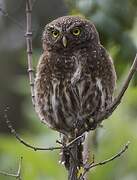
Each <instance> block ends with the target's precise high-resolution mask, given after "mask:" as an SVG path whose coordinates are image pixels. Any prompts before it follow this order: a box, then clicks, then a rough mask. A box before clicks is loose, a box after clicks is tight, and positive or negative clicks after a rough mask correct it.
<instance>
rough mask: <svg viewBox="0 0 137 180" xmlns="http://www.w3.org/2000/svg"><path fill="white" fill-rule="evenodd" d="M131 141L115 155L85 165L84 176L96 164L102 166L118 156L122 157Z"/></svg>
mask: <svg viewBox="0 0 137 180" xmlns="http://www.w3.org/2000/svg"><path fill="white" fill-rule="evenodd" d="M129 144H130V142H129V141H128V142H127V144H125V146H124V147H123V148H122V149H121V150H120V151H119V152H118V153H117V154H115V155H114V156H112V157H111V158H109V159H106V160H104V161H101V162H98V163H94V161H93V162H92V163H90V164H89V165H85V171H84V172H83V174H82V176H84V175H85V174H86V173H87V172H88V171H89V170H91V169H92V168H94V167H96V166H102V165H105V164H107V163H109V162H111V161H113V160H114V159H117V158H118V157H120V156H121V155H122V154H123V153H124V152H125V151H126V150H127V149H128V147H129Z"/></svg>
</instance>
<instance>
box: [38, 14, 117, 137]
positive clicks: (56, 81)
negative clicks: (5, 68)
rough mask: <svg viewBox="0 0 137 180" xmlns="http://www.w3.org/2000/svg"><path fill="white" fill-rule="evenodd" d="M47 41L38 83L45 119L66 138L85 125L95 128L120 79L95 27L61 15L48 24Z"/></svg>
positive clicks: (41, 110) (45, 33)
mask: <svg viewBox="0 0 137 180" xmlns="http://www.w3.org/2000/svg"><path fill="white" fill-rule="evenodd" d="M42 42H43V50H44V51H43V54H42V55H41V57H40V59H39V62H38V66H37V72H36V79H35V100H36V111H37V113H38V115H39V117H40V119H41V121H42V122H44V123H46V124H47V125H48V126H49V127H50V128H52V129H55V130H57V131H58V132H61V133H63V134H65V135H66V136H70V135H74V133H75V132H80V129H81V128H83V126H84V127H85V129H94V128H95V126H96V125H97V122H96V123H95V122H94V121H93V119H95V117H96V116H97V115H98V112H100V111H104V110H105V109H106V107H107V106H109V104H110V103H111V102H112V96H113V92H114V87H115V80H116V75H115V69H114V66H113V62H112V60H111V58H110V56H109V55H108V53H107V51H106V50H105V49H104V47H103V46H102V45H101V44H100V40H99V36H98V33H97V31H96V28H95V26H94V25H93V24H92V23H91V22H90V21H88V20H86V19H84V18H81V17H77V16H64V17H60V18H58V19H56V20H54V21H52V22H51V23H49V24H47V25H46V27H45V30H44V32H43V38H42ZM92 121H93V124H92ZM89 125H90V126H91V127H90V128H89V127H88V126H89Z"/></svg>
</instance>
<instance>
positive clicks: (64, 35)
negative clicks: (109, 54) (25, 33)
mask: <svg viewBox="0 0 137 180" xmlns="http://www.w3.org/2000/svg"><path fill="white" fill-rule="evenodd" d="M42 40H43V49H44V50H46V49H48V50H52V51H69V52H70V50H71V51H73V50H74V49H75V50H76V49H80V48H82V47H83V48H84V47H87V46H88V47H89V46H91V45H92V44H93V45H95V44H96V43H99V36H98V33H97V31H96V28H95V26H94V25H93V24H92V23H91V22H90V21H88V20H86V19H84V18H82V17H78V16H63V17H60V18H57V19H55V20H53V21H52V22H50V23H49V24H47V25H46V27H45V30H44V32H43V37H42Z"/></svg>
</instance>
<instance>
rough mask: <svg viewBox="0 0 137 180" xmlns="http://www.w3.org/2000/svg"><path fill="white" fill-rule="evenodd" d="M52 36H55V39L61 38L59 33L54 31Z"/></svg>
mask: <svg viewBox="0 0 137 180" xmlns="http://www.w3.org/2000/svg"><path fill="white" fill-rule="evenodd" d="M52 35H53V37H55V38H56V37H58V36H59V31H56V30H55V31H52Z"/></svg>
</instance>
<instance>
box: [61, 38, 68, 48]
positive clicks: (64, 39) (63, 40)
mask: <svg viewBox="0 0 137 180" xmlns="http://www.w3.org/2000/svg"><path fill="white" fill-rule="evenodd" d="M67 42H68V41H67V38H66V37H65V36H63V38H62V43H63V46H64V47H65V48H66V47H67Z"/></svg>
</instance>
